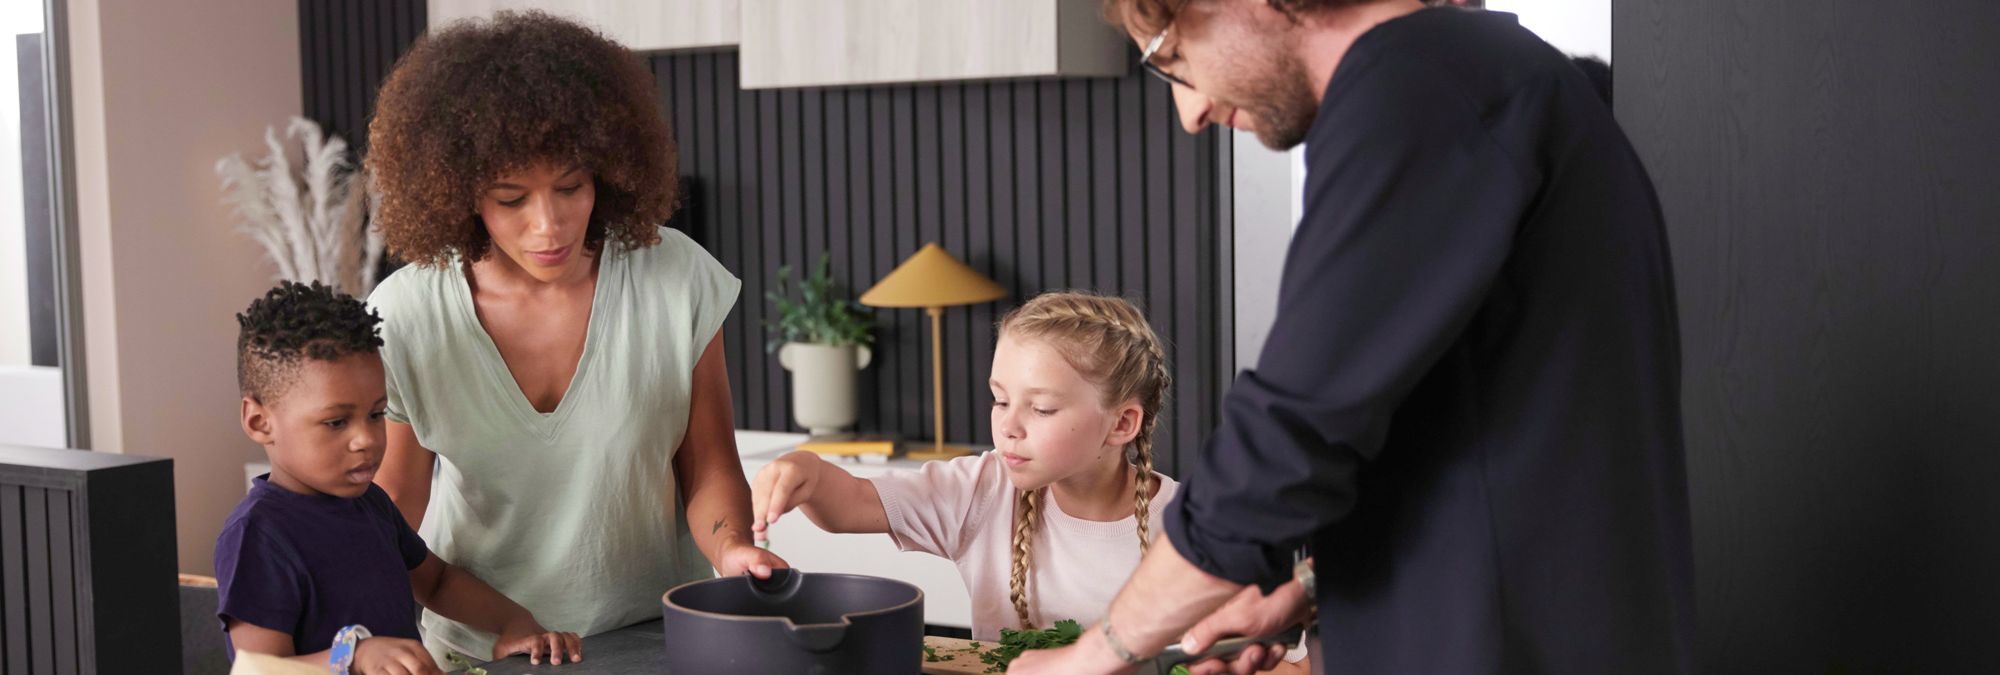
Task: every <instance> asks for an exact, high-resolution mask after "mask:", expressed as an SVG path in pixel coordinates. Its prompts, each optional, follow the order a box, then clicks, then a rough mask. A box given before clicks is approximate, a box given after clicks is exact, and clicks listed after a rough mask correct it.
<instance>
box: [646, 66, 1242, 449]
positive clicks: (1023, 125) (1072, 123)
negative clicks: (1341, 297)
mask: <svg viewBox="0 0 2000 675" xmlns="http://www.w3.org/2000/svg"><path fill="white" fill-rule="evenodd" d="M652 65H653V70H654V73H655V77H656V79H657V81H658V83H659V90H660V95H661V96H662V102H663V104H664V106H665V107H666V110H667V114H668V115H669V116H671V117H672V118H673V122H674V129H675V133H676V135H677V138H678V140H679V144H680V161H681V171H682V173H683V175H686V176H689V177H690V178H691V179H692V188H693V191H694V192H693V194H691V195H689V196H688V202H689V204H690V207H689V208H690V209H691V210H690V211H689V212H688V213H686V214H684V216H685V217H686V218H687V219H688V220H690V221H693V223H695V225H693V226H691V227H690V229H691V231H694V232H699V233H701V235H700V238H701V239H702V243H703V244H704V245H706V246H707V247H708V248H709V250H710V251H712V252H713V253H714V254H715V255H716V256H717V257H718V258H719V259H721V260H722V262H723V264H724V265H726V266H727V267H728V268H729V269H730V270H731V271H733V272H735V273H736V274H737V275H738V276H740V277H742V278H743V282H744V288H743V296H742V300H741V302H739V303H738V305H737V307H736V308H735V310H734V311H733V312H732V314H731V315H730V319H729V322H728V324H727V325H726V328H725V330H726V332H727V335H728V338H727V339H728V343H727V348H728V355H729V362H730V368H731V371H730V377H731V380H732V382H733V383H734V387H733V390H734V394H735V397H736V399H735V404H736V411H737V424H738V426H740V427H743V428H750V429H766V430H797V427H796V426H795V425H794V423H793V422H792V420H791V411H790V405H789V399H788V397H789V395H790V390H789V388H788V383H787V374H786V373H785V372H784V371H783V369H781V368H779V367H778V366H777V360H776V358H775V357H772V356H770V355H768V354H766V353H765V351H764V340H765V332H764V329H763V325H764V321H765V320H766V319H767V318H768V314H769V311H770V304H769V303H768V302H767V301H765V299H764V294H765V291H766V290H767V289H768V288H769V287H770V285H771V282H772V280H773V279H774V278H775V276H776V273H777V269H778V267H779V266H781V265H788V264H789V265H792V266H793V267H794V268H795V269H797V268H801V267H806V266H809V265H810V264H813V263H816V261H817V260H818V258H819V255H820V253H821V252H822V251H824V252H827V253H828V254H830V255H831V256H832V270H833V274H834V276H835V277H836V278H837V279H839V280H841V282H842V283H843V284H844V285H845V287H846V290H847V291H848V292H849V293H850V294H852V295H855V296H858V295H859V294H860V292H861V291H863V290H866V289H867V288H868V287H869V286H870V285H872V284H873V283H874V282H875V281H876V280H877V279H880V278H881V277H882V276H883V275H885V274H887V273H888V272H889V271H890V270H891V269H893V268H894V267H895V266H896V264H898V263H899V262H901V261H902V260H903V258H905V257H906V256H908V255H909V254H911V253H914V252H915V251H916V250H917V248H919V247H921V246H922V245H923V244H924V243H925V242H931V241H935V242H937V243H939V244H940V245H943V246H944V247H945V248H946V249H947V250H949V251H951V252H952V254H953V255H956V256H958V257H959V258H960V259H962V260H964V261H966V262H967V263H968V264H970V265H971V266H972V267H973V268H974V269H976V270H979V271H980V272H981V273H984V274H986V275H987V276H989V277H991V278H993V279H994V280H996V281H998V282H1000V284H1001V285H1002V286H1005V287H1007V288H1009V289H1010V290H1011V291H1012V292H1013V296H1012V297H1011V298H1009V299H1007V300H1003V301H1001V302H998V303H991V304H986V305H979V306H973V307H957V308H951V309H949V310H947V311H946V314H945V348H944V349H945V386H946V396H947V399H946V410H945V416H946V423H945V436H946V439H947V440H949V441H952V442H959V443H987V442H989V441H990V439H991V436H992V433H991V429H990V422H989V417H988V409H989V406H991V404H992V397H991V394H989V393H988V391H987V388H986V385H985V381H986V377H987V374H988V372H987V371H988V365H989V364H990V363H991V362H992V358H993V338H994V336H993V330H992V326H993V322H994V320H995V319H996V318H997V317H998V316H999V315H1000V314H1002V313H1004V312H1005V311H1006V310H1008V309H1010V308H1012V307H1013V306H1015V305H1016V304H1018V303H1019V302H1021V301H1022V300H1024V299H1025V298H1028V297H1031V296H1033V295H1034V294H1036V293H1038V292H1041V291H1043V290H1048V289H1063V288H1083V289H1093V290H1098V291H1102V292H1108V293H1116V294H1119V295H1123V296H1125V297H1127V298H1130V299H1132V300H1134V301H1137V302H1138V303H1139V304H1140V306H1141V307H1142V308H1144V309H1145V310H1146V311H1147V313H1148V315H1149V316H1150V318H1151V320H1152V321H1153V324H1154V327H1155V329H1156V330H1158V331H1159V332H1160V334H1161V336H1162V337H1163V338H1165V339H1166V340H1167V342H1168V348H1169V350H1170V353H1171V354H1172V357H1173V359H1174V375H1175V377H1176V380H1177V383H1176V388H1175V391H1174V399H1173V404H1172V409H1171V410H1170V411H1169V412H1168V414H1167V416H1166V417H1165V418H1164V426H1163V427H1162V435H1161V438H1160V441H1161V442H1160V445H1159V447H1160V448H1162V452H1161V453H1160V456H1159V457H1158V458H1157V460H1156V461H1157V463H1158V464H1159V465H1160V466H1161V468H1162V470H1164V471H1169V472H1171V471H1172V470H1173V469H1174V468H1175V467H1176V466H1178V455H1179V454H1181V453H1187V452H1191V451H1192V448H1193V444H1194V443H1195V442H1196V441H1198V440H1199V439H1201V438H1203V437H1204V436H1205V435H1206V433H1207V430H1208V429H1210V428H1211V427H1212V426H1213V424H1214V420H1215V414H1214V411H1215V409H1216V397H1217V392H1218V391H1219V390H1220V389H1221V388H1222V386H1223V385H1225V384H1226V383H1227V379H1228V378H1229V377H1230V374H1231V373H1232V372H1233V370H1232V369H1233V367H1234V364H1233V363H1232V362H1231V360H1230V357H1229V355H1230V354H1231V353H1232V352H1231V349H1232V347H1231V345H1230V342H1229V340H1230V334H1231V331H1232V330H1233V327H1232V326H1231V324H1230V321H1229V317H1228V314H1227V312H1226V311H1225V308H1226V307H1227V306H1228V305H1227V302H1226V297H1227V295H1228V293H1229V292H1230V289H1229V287H1228V285H1227V284H1228V275H1227V274H1225V273H1224V272H1223V271H1224V269H1225V268H1224V267H1223V265H1225V264H1226V260H1225V259H1226V257H1227V253H1226V252H1227V251H1228V248H1227V247H1228V244H1229V242H1228V228H1227V227H1226V223H1227V220H1226V217H1225V216H1224V215H1222V214H1225V213H1227V209H1226V208H1225V207H1226V201H1225V200H1226V199H1227V195H1226V194H1224V193H1223V191H1220V190H1218V189H1217V186H1218V184H1219V182H1220V181H1221V180H1222V179H1223V178H1225V177H1226V173H1225V172H1226V171H1227V170H1228V167H1227V166H1226V165H1227V162H1228V148H1227V146H1226V145H1224V144H1225V143H1227V142H1228V141H1227V139H1226V137H1225V138H1217V137H1216V135H1215V134H1214V133H1213V132H1207V133H1203V134H1202V135H1199V136H1190V135H1188V134H1185V133H1182V132H1181V131H1180V130H1179V128H1178V126H1177V124H1176V122H1175V121H1174V117H1173V112H1172V107H1171V106H1172V103H1171V98H1170V96H1169V94H1168V91H1167V89H1166V87H1165V86H1164V85H1163V84H1161V83H1160V82H1158V81H1155V80H1152V79H1151V78H1146V77H1144V76H1142V75H1140V74H1137V73H1136V72H1135V74H1133V75H1130V76H1127V77H1124V78H1121V79H1098V80H1056V81H1037V82H973V83H950V84H936V85H919V86H899V87H871V88H858V89H786V90H762V91H744V90H742V89H739V88H738V87H737V57H736V55H735V54H734V53H730V52H718V53H700V54H671V55H656V56H654V57H652ZM875 317H876V321H877V326H878V329H877V331H876V339H877V346H876V360H875V364H874V365H872V366H870V367H869V368H868V369H867V370H866V371H864V372H863V373H862V377H861V380H862V406H861V421H860V424H859V426H860V427H861V428H862V429H864V430H886V431H893V432H895V433H899V434H901V435H903V436H905V437H908V438H921V439H928V438H931V437H932V434H933V431H932V429H931V422H930V400H931V399H930V396H931V379H930V375H929V372H928V368H929V364H930V357H929V352H928V349H929V346H928V344H929V340H930V333H929V330H930V329H929V323H928V319H927V318H926V317H925V316H924V313H923V312H922V311H921V310H876V311H875ZM1183 439H1185V440H1183Z"/></svg>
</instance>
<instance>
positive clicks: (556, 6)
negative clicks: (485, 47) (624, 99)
mask: <svg viewBox="0 0 2000 675" xmlns="http://www.w3.org/2000/svg"><path fill="white" fill-rule="evenodd" d="M429 2H430V4H429V11H430V27H431V28H437V27H439V26H443V25H445V24H447V23H450V22H452V21H455V20H458V19H462V18H465V17H470V16H492V15H493V13H494V12H497V11H500V10H503V9H515V10H525V9H539V10H542V11H545V12H548V13H550V14H554V15H557V16H563V17H568V18H571V19H576V20H578V21H579V22H581V23H583V24H584V25H587V26H590V27H592V28H596V29H597V30H599V31H602V32H603V33H604V34H605V35H606V36H608V37H610V38H611V39H613V40H617V41H618V43H619V44H622V45H625V46H626V47H627V48H629V49H631V50H633V51H640V52H649V51H665V50H676V49H713V48H718V47H733V46H735V45H736V37H737V26H738V24H739V16H738V13H737V10H738V0H429Z"/></svg>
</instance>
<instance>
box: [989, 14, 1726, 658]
mask: <svg viewBox="0 0 2000 675" xmlns="http://www.w3.org/2000/svg"><path fill="white" fill-rule="evenodd" d="M1105 5H1106V15H1107V16H1108V17H1110V18H1111V19H1112V20H1113V21H1114V22H1115V23H1118V24H1120V25H1122V26H1123V27H1124V28H1125V29H1126V31H1127V32H1128V33H1129V34H1131V35H1132V36H1133V39H1134V41H1135V42H1137V43H1138V44H1139V46H1140V47H1141V48H1142V50H1143V55H1144V56H1143V63H1142V66H1143V67H1144V68H1145V69H1146V70H1147V71H1149V72H1152V73H1153V74H1155V75H1157V76H1159V77H1161V78H1163V79H1165V80H1167V81H1168V82H1171V83H1172V85H1173V89H1174V96H1175V100H1176V104H1177V107H1178V108H1179V109H1180V116H1181V122H1182V124H1183V126H1185V127H1187V129H1188V131H1190V132H1194V131H1199V130H1200V129H1201V128H1202V127H1204V126H1206V125H1208V124H1211V123H1214V124H1226V125H1229V126H1233V127H1237V128H1242V129H1247V130H1251V131H1254V132H1255V133H1256V135H1257V136H1258V138H1259V139H1260V140H1261V141H1263V143H1264V144H1265V145H1268V146H1270V147H1272V148H1279V149H1283V148H1289V147H1292V146H1295V145H1298V144H1299V143H1302V142H1303V143H1305V146H1306V149H1305V152H1306V165H1307V169H1308V172H1307V179H1306V186H1305V209H1304V213H1303V216H1302V217H1301V220H1300V223H1299V225H1298V228H1297V231H1296V234H1295V235H1294V238H1293V241H1292V243H1291V248H1290V250H1289V252H1288V253H1287V255H1286V260H1285V267H1284V274H1283V281H1282V285H1281V288H1280V291H1279V300H1278V312H1277V319H1276V321H1275V322H1274V323H1273V325H1272V327H1271V332H1270V336H1269V338H1268V341H1267V343H1266V344H1265V347H1264V351H1263V353H1262V354H1261V355H1260V357H1259V359H1258V362H1257V364H1256V366H1257V368H1256V369H1255V370H1253V371H1250V372H1246V373H1245V374H1244V375H1243V376H1241V377H1240V378H1239V379H1238V380H1237V381H1236V383H1235V384H1234V386H1233V387H1232V389H1231V391H1230V392H1229V395H1228V396H1227V397H1226V398H1225V400H1224V402H1223V411H1222V413H1223V414H1222V423H1221V425H1220V426H1219V427H1218V428H1217V429H1216V432H1215V434H1214V437H1213V438H1212V439H1211V440H1210V442H1209V444H1208V446H1207V448H1205V450H1204V452H1203V453H1201V460H1200V461H1199V462H1198V464H1197V465H1196V466H1195V467H1193V470H1192V471H1190V472H1189V473H1188V475H1186V476H1183V479H1184V482H1183V483H1182V488H1181V490H1182V491H1181V493H1180V496H1179V497H1177V498H1176V501H1175V503H1174V504H1172V505H1170V506H1169V507H1168V508H1167V510H1166V517H1165V524H1164V528H1163V529H1164V532H1165V536H1166V538H1167V540H1168V541H1169V542H1171V543H1172V545H1171V546H1155V547H1152V550H1151V553H1150V554H1148V555H1147V556H1146V558H1145V559H1144V561H1143V562H1142V563H1141V564H1140V566H1139V568H1138V570H1137V571H1135V572H1134V573H1133V577H1132V579H1131V581H1129V582H1127V584H1126V586H1125V588H1124V590H1123V591H1122V592H1121V593H1120V595H1119V596H1118V599H1117V600H1116V601H1115V602H1114V603H1113V604H1112V607H1111V609H1110V611H1109V613H1108V615H1107V617H1108V618H1107V619H1106V620H1105V622H1104V623H1102V624H1099V625H1097V626H1093V627H1092V628H1091V629H1090V630H1089V631H1087V632H1086V633H1085V634H1084V636H1083V637H1082V638H1081V639H1080V640H1079V641H1078V642H1077V644H1075V645H1073V646H1072V647H1069V648H1065V649H1062V650H1055V651H1048V652H1031V653H1029V654H1027V655H1024V656H1022V657H1021V658H1020V659H1019V660H1018V661H1016V662H1015V668H1014V671H1015V672H1030V673H1065V674H1071V673H1118V672H1131V670H1132V669H1133V668H1134V666H1135V665H1136V664H1138V663H1141V662H1143V661H1144V660H1145V659H1147V658H1148V657H1152V656H1154V655H1156V654H1159V653H1160V652H1161V651H1162V650H1163V649H1164V648H1166V647H1167V646H1168V645H1169V644H1171V643H1182V642H1183V638H1184V637H1185V638H1186V640H1185V643H1184V644H1182V647H1183V648H1190V649H1194V650H1199V649H1201V648H1203V647H1205V646H1206V645H1208V644H1210V643H1212V642H1213V641H1214V640H1215V639H1216V638H1217V637H1220V636H1227V635H1253V636H1254V635H1267V634H1272V633H1276V632H1278V631H1279V630H1280V629H1282V628H1284V627H1286V626H1289V625H1294V624H1298V623H1301V622H1306V621H1312V622H1314V623H1316V625H1317V635H1318V641H1319V642H1318V644H1315V645H1314V646H1313V649H1312V650H1311V651H1312V654H1313V660H1314V661H1315V670H1316V671H1318V672H1329V671H1336V670H1337V671H1340V672H1355V673H1519V672H1562V673H1652V672H1672V673H1680V672H1689V671H1691V670H1693V669H1694V664H1693V649H1692V647H1693V638H1694V632H1693V631H1694V618H1693V597H1692V596H1693V586H1692V582H1693V570H1692V568H1693V563H1692V559H1691V558H1692V556H1691V553H1690V548H1691V545H1690V541H1689V531H1688V508H1687V481H1686V477H1685V469H1684V459H1683V453H1682V448H1681V419H1680V402H1679V400H1680V381H1679V379H1680V378H1679V373H1680V363H1679V359H1680V346H1679V337H1678V328H1677V325H1676V318H1675V314H1674V285H1673V279H1672V275H1671V273H1670V268H1669V263H1668V256H1667V241H1666V235H1665V229H1664V226H1663V224H1662V218H1661V215H1660V210H1659V206H1658V203H1657V201H1656V199H1655V198H1654V195H1653V190H1652V186H1651V182H1650V180H1649V179H1648V178H1647V176H1646V172H1645V169H1644V167H1642V166H1641V165H1640V163H1639V160H1638V157H1637V156H1636V155H1635V154H1634V152H1633V151H1632V148H1631V146H1630V144H1629V143H1628V142H1627V141H1626V139H1625V136H1624V133H1623V132H1622V131H1620V130H1619V128H1618V125H1617V123H1616V122H1615V121H1614V120H1613V119H1612V117H1611V114H1610V111H1609V110H1608V109H1607V108H1606V106H1605V105H1604V104H1603V102H1602V101H1601V100H1600V99H1599V98H1598V95H1597V94H1596V93H1595V91H1594V90H1593V88H1592V85H1591V83H1590V82H1589V81H1588V80H1586V78H1585V77H1584V75H1583V74H1582V73H1581V72H1580V71H1578V70H1577V69H1576V68H1575V67H1574V66H1572V65H1571V64H1570V62H1569V61H1568V60H1567V59H1566V58H1565V57H1564V56H1563V55H1562V54H1560V53H1558V52H1557V51H1556V50H1555V49H1553V48H1551V47H1549V46H1548V45H1547V44H1546V43H1544V42H1542V41H1541V40H1539V39H1537V38H1536V37H1535V36H1534V35H1532V34H1531V33H1529V32H1528V31H1526V30H1524V29H1522V28H1521V27H1520V26H1519V25H1517V24H1516V23H1515V22H1514V20H1513V17H1512V16H1510V15H1506V14H1499V13H1488V12H1481V11H1470V10H1462V9H1454V8H1443V7H1440V8H1430V9H1425V8H1424V6H1423V4H1422V3H1421V2H1419V0H1105ZM1302 549H1303V551H1304V552H1305V553H1306V554H1307V555H1309V556H1310V557H1308V558H1305V559H1304V560H1299V561H1295V559H1294V555H1295V552H1298V551H1300V550H1302ZM1276 658H1277V651H1276V650H1269V649H1264V648H1262V647H1254V648H1251V649H1248V650H1246V651H1245V652H1244V653H1243V654H1242V655H1240V656H1239V657H1238V658H1235V659H1233V660H1231V661H1229V662H1228V663H1226V664H1224V663H1219V662H1210V663H1205V664H1202V666H1201V667H1200V668H1199V669H1198V671H1200V670H1215V669H1219V668H1221V667H1225V666H1226V667H1227V668H1229V669H1230V670H1231V671H1233V672H1250V671H1251V670H1253V669H1257V668H1268V667H1271V666H1273V665H1275V664H1276Z"/></svg>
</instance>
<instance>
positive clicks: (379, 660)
mask: <svg viewBox="0 0 2000 675" xmlns="http://www.w3.org/2000/svg"><path fill="white" fill-rule="evenodd" d="M348 670H349V671H351V672H353V673H354V674H355V675H444V671H443V670H440V669H438V665H437V662H436V661H433V660H431V653H430V652H429V651H425V650H424V643H422V642H418V641H416V640H408V639H404V638H393V637H371V638H366V639H363V640H362V641H361V642H359V643H356V644H355V645H354V665H353V666H351V667H349V668H348Z"/></svg>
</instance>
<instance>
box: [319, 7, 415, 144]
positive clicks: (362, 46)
mask: <svg viewBox="0 0 2000 675" xmlns="http://www.w3.org/2000/svg"><path fill="white" fill-rule="evenodd" d="M298 2H299V67H300V71H301V73H300V74H301V75H302V76H303V80H302V84H303V89H304V90H305V116H306V118H308V119H311V120H312V121H314V122H318V123H319V125H320V127H321V128H322V129H325V130H326V131H327V133H330V134H334V135H337V136H340V137H341V138H344V139H347V141H348V143H349V144H350V145H351V146H352V147H353V148H354V149H355V150H356V151H357V155H356V156H359V155H358V151H359V150H361V149H362V148H365V147H367V145H368V116H369V114H370V113H372V112H373V111H374V110H375V92H376V90H377V89H379V88H380V85H381V83H382V79H383V78H384V77H386V76H388V74H389V70H390V69H391V68H392V67H394V66H395V65H396V59H397V58H398V57H400V56H402V55H403V52H404V51H406V50H408V49H409V48H410V45H411V44H412V43H414V42H416V40H417V37H418V36H420V35H423V33H424V28H425V26H424V23H425V20H426V15H425V11H424V4H425V3H423V2H422V1H421V0H298Z"/></svg>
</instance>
